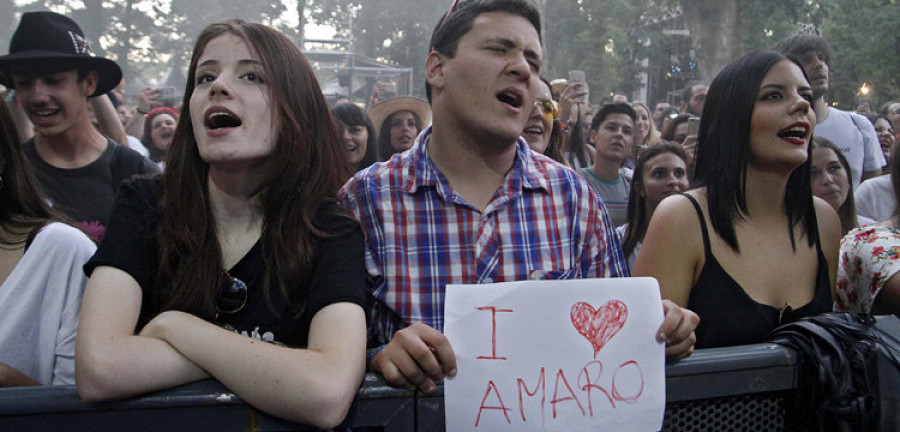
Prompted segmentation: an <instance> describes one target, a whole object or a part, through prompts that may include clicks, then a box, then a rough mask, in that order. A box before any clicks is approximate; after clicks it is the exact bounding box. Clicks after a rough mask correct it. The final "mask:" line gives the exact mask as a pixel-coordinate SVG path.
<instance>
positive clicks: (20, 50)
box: [0, 11, 122, 97]
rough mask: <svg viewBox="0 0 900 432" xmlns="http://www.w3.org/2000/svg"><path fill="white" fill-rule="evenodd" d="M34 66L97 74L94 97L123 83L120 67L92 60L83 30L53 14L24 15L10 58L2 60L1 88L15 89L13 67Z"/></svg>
mask: <svg viewBox="0 0 900 432" xmlns="http://www.w3.org/2000/svg"><path fill="white" fill-rule="evenodd" d="M32 63H45V64H49V65H51V66H53V67H56V66H59V68H60V70H65V69H66V68H69V67H71V68H73V69H76V68H84V69H87V70H91V71H96V72H97V74H98V75H99V76H100V78H99V80H98V81H97V90H96V91H94V94H92V95H91V96H92V97H93V96H99V95H101V94H104V93H106V92H108V91H110V90H112V89H114V88H115V87H116V86H117V85H118V84H119V81H121V80H122V69H120V68H119V65H117V64H116V62H114V61H112V60H109V59H106V58H103V57H93V56H92V55H91V49H90V47H89V46H88V43H87V40H86V39H85V38H84V33H83V32H82V31H81V27H79V26H78V24H76V23H75V21H72V19H71V18H69V17H66V16H64V15H60V14H58V13H54V12H46V11H41V12H27V13H25V14H23V15H22V20H21V21H20V22H19V27H18V28H16V32H15V33H13V36H12V40H11V41H10V43H9V54H7V55H5V56H0V71H2V72H3V73H2V74H0V84H3V85H4V86H6V87H8V88H13V87H15V86H14V83H13V82H12V76H11V74H10V73H9V69H10V67H13V66H16V65H28V64H32Z"/></svg>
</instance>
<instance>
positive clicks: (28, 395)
mask: <svg viewBox="0 0 900 432" xmlns="http://www.w3.org/2000/svg"><path fill="white" fill-rule="evenodd" d="M796 388H797V366H796V357H795V355H794V354H793V353H792V352H791V351H790V350H788V349H785V348H783V347H781V346H778V345H773V344H760V345H748V346H741V347H731V348H716V349H707V350H698V351H697V352H696V353H694V355H692V356H691V357H689V358H688V359H685V360H682V361H680V362H676V363H672V364H669V365H667V366H666V400H667V405H666V418H665V422H664V425H663V429H664V430H673V431H675V430H677V431H695V430H697V431H699V430H711V429H710V425H711V424H713V423H715V424H719V425H725V426H723V427H717V428H715V430H721V431H727V430H778V429H781V427H780V426H779V425H783V422H784V416H785V409H784V407H785V400H786V399H788V398H790V396H791V395H792V394H793V393H794V391H795V390H796ZM729 424H734V425H736V427H735V428H733V429H731V428H729V427H727V425H729ZM345 425H346V426H348V427H351V428H354V429H358V428H364V427H379V428H384V430H385V431H388V432H391V431H398V432H407V431H419V432H431V431H437V432H443V431H444V403H443V388H441V387H439V388H438V390H437V392H435V393H434V394H432V395H428V396H425V395H422V394H419V393H414V392H410V391H407V390H404V389H399V388H395V387H390V386H388V385H386V384H385V383H384V381H383V380H382V379H381V378H380V377H379V376H377V375H372V374H369V375H367V376H366V378H365V381H364V382H363V384H362V386H361V387H360V389H359V393H358V394H357V397H356V400H355V401H354V403H353V406H352V407H351V409H350V413H349V414H348V416H347V420H346V421H345ZM748 425H758V426H759V427H751V428H750V429H747V427H748ZM64 430H66V431H70V430H76V431H82V430H83V431H117V430H121V431H161V430H165V431H289V430H314V429H312V428H309V427H306V426H303V425H298V424H294V423H291V422H287V421H284V420H281V419H278V418H275V417H272V416H270V415H267V414H264V413H262V412H260V411H259V410H257V409H255V408H252V407H250V406H248V405H247V404H245V403H243V402H242V401H241V400H240V398H238V397H237V396H235V395H234V393H232V392H231V391H230V390H228V389H227V388H225V387H224V386H222V385H221V384H219V383H218V382H216V381H212V380H207V381H201V382H197V383H192V384H188V385H184V386H181V387H177V388H174V389H170V390H166V391H161V392H157V393H153V394H150V395H146V396H143V397H140V398H135V399H129V400H125V401H118V402H105V403H98V404H90V403H85V402H83V401H82V400H81V399H80V398H79V397H78V394H77V393H76V391H75V387H74V386H50V387H29V388H13V389H0V431H54V432H56V431H64Z"/></svg>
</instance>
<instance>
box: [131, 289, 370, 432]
mask: <svg viewBox="0 0 900 432" xmlns="http://www.w3.org/2000/svg"><path fill="white" fill-rule="evenodd" d="M365 330H366V323H365V314H364V313H363V310H362V308H361V307H359V306H358V305H356V304H353V303H334V304H331V305H329V306H326V307H325V308H323V309H322V310H320V311H319V312H318V313H316V315H315V317H313V320H312V325H311V326H310V333H309V346H308V347H307V348H306V349H294V348H287V347H283V346H277V345H274V344H270V343H267V342H262V341H259V340H255V339H252V338H248V337H246V336H242V335H239V334H237V333H234V332H232V331H228V330H225V329H223V328H221V327H219V326H217V325H214V324H211V323H209V322H206V321H204V320H202V319H200V318H198V317H196V316H194V315H190V314H187V313H184V312H178V311H168V312H164V313H162V314H160V315H158V316H157V317H156V318H154V319H153V320H151V321H150V323H148V324H147V326H146V327H144V329H143V330H142V331H141V335H142V336H147V337H152V338H158V339H159V340H161V341H166V342H167V343H168V344H170V345H171V346H172V347H174V348H175V349H176V350H177V351H178V352H180V353H181V354H182V355H183V356H184V357H185V358H188V359H190V360H191V361H192V362H193V363H194V364H196V365H198V366H199V367H201V368H202V369H203V370H206V371H207V372H209V374H210V375H212V376H213V377H215V378H216V379H218V380H219V381H220V382H222V384H224V385H225V386H226V387H228V388H229V389H231V390H232V391H234V392H235V394H237V395H238V396H240V397H241V399H243V400H244V401H246V402H247V403H249V404H250V405H253V406H256V407H258V408H260V409H262V410H264V411H266V412H269V413H271V414H273V415H276V416H278V417H282V418H286V419H289V420H292V421H296V422H300V423H305V424H312V425H315V426H318V427H321V428H325V429H327V428H331V427H334V426H336V425H337V424H338V423H340V422H341V421H342V420H343V419H344V417H345V416H346V415H347V411H348V410H349V409H350V404H351V403H352V402H353V398H354V396H355V395H356V390H357V389H358V388H359V385H360V383H361V382H362V378H363V373H364V372H365V342H366V335H365Z"/></svg>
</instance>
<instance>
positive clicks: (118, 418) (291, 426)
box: [0, 374, 415, 432]
mask: <svg viewBox="0 0 900 432" xmlns="http://www.w3.org/2000/svg"><path fill="white" fill-rule="evenodd" d="M345 424H346V425H348V426H351V427H364V426H375V427H383V428H384V430H385V431H386V432H401V431H411V430H413V428H414V427H415V398H414V395H413V393H412V392H411V391H408V390H405V389H400V388H395V387H390V386H387V385H386V384H385V383H384V380H383V379H381V378H380V377H378V376H376V375H371V374H370V375H366V377H365V380H364V381H363V384H362V386H361V387H360V389H359V391H358V392H357V397H356V400H355V401H354V402H353V405H352V406H351V408H350V413H349V414H348V416H347V420H346V421H345ZM117 430H121V431H148V432H150V431H153V432H156V431H260V432H261V431H307V430H316V429H315V428H312V427H309V426H303V425H298V424H296V423H292V422H289V421H286V420H281V419H279V418H276V417H273V416H270V415H268V414H265V413H263V412H261V411H259V410H257V409H255V408H253V407H251V406H249V405H247V404H245V403H244V402H243V401H241V399H240V398H239V397H237V396H235V395H234V393H232V392H231V391H230V390H228V389H227V388H225V386H223V385H222V384H220V383H219V382H217V381H213V380H206V381H200V382H196V383H191V384H187V385H184V386H180V387H176V388H174V389H170V390H165V391H161V392H157V393H153V394H150V395H147V396H143V397H140V398H135V399H129V400H125V401H117V402H104V403H98V404H90V403H86V402H83V401H82V400H81V398H79V397H78V393H77V392H76V390H75V387H74V386H48V387H24V388H9V389H0V431H29V432H43V431H47V432H50V431H53V432H58V431H117Z"/></svg>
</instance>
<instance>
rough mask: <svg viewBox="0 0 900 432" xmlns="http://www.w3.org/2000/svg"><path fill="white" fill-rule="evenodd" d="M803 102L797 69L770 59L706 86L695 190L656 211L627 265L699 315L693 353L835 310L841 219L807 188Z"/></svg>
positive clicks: (809, 116) (808, 117)
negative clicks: (631, 261)
mask: <svg viewBox="0 0 900 432" xmlns="http://www.w3.org/2000/svg"><path fill="white" fill-rule="evenodd" d="M811 100H812V90H811V88H810V86H809V82H808V80H807V78H806V76H805V75H804V73H803V69H802V68H801V67H800V66H799V65H798V63H797V62H796V61H794V60H792V59H790V58H787V57H785V56H783V55H781V54H779V53H777V52H774V51H765V52H758V53H753V54H749V55H747V56H745V57H743V58H742V59H740V60H738V61H736V62H734V63H732V64H730V65H729V66H727V67H726V68H725V69H723V70H722V72H720V73H719V75H718V76H716V78H715V79H714V80H713V82H712V84H711V86H710V89H709V93H708V95H707V99H706V106H705V108H704V112H703V117H702V119H701V122H700V132H699V146H698V150H697V162H696V167H695V172H694V175H695V177H694V178H695V184H694V186H695V187H696V189H693V190H691V191H689V192H688V193H686V194H683V195H676V196H672V197H669V198H667V199H665V200H664V201H663V202H662V203H661V204H660V205H659V207H657V209H656V212H655V213H654V216H653V219H652V221H651V222H650V227H649V228H648V230H647V234H646V236H645V238H644V242H643V244H642V248H641V251H640V254H639V255H638V258H637V262H636V263H635V268H634V275H636V276H653V277H655V278H656V279H657V280H658V281H659V284H660V289H661V290H662V295H663V298H666V299H670V300H672V301H674V302H675V303H677V304H679V305H680V306H683V307H687V308H689V309H691V310H693V311H694V312H696V313H697V314H698V315H699V316H700V325H699V326H698V327H697V331H696V335H697V345H696V346H697V347H698V348H706V347H716V346H729V345H741V344H749V343H758V342H762V341H764V340H765V337H766V335H767V334H768V333H769V331H770V330H772V329H773V328H775V327H776V326H778V325H779V324H782V323H785V322H789V321H791V320H793V319H796V318H798V317H801V316H807V315H812V314H817V313H821V312H826V311H830V310H831V298H832V287H833V280H834V276H835V270H836V260H837V250H838V242H839V240H840V222H839V220H838V217H837V214H836V213H835V212H834V210H833V209H832V208H831V206H830V205H828V204H827V203H825V202H824V201H822V200H820V199H818V198H814V197H813V194H812V189H811V186H810V164H811V162H810V160H811V150H810V149H811V141H812V134H813V127H814V125H815V124H816V118H815V113H814V111H813V110H812V109H811V107H810V102H811ZM710 225H711V226H712V230H709V229H708V228H707V227H708V226H710Z"/></svg>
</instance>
